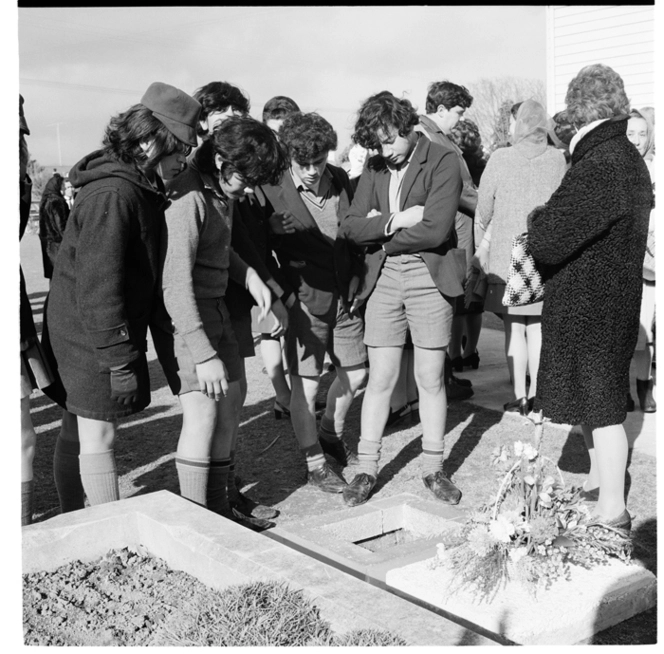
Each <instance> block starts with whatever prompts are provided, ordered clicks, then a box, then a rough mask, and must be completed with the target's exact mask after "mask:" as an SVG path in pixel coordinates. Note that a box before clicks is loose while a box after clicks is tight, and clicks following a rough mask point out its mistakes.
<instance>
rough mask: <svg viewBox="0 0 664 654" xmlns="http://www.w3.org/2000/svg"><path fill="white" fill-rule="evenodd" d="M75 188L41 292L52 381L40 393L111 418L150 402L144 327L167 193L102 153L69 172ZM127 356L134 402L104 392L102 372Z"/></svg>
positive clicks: (81, 412) (106, 377) (106, 380)
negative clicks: (135, 386)
mask: <svg viewBox="0 0 664 654" xmlns="http://www.w3.org/2000/svg"><path fill="white" fill-rule="evenodd" d="M69 178H70V180H71V182H72V184H73V185H74V186H75V187H80V191H79V193H78V195H77V196H76V203H75V205H74V208H73V210H72V212H71V215H70V217H69V221H68V223H67V228H66V230H65V234H64V238H63V240H62V243H61V245H60V253H59V255H58V265H57V267H56V269H55V271H54V274H53V279H52V281H51V289H50V292H49V295H48V299H47V304H46V311H45V314H46V315H45V321H44V336H43V346H44V349H45V351H46V355H47V357H48V359H49V363H50V364H51V365H52V367H53V368H54V369H57V373H58V379H57V380H56V383H55V384H53V385H52V386H50V387H49V388H48V389H46V390H45V392H46V393H47V394H48V395H49V397H51V398H52V399H53V400H55V401H56V402H57V403H58V404H60V406H62V407H64V408H66V409H67V410H69V411H71V412H72V413H74V414H76V415H78V416H82V417H85V418H92V419H95V420H115V419H116V418H120V417H122V416H126V415H130V414H132V413H135V412H137V411H140V410H141V409H144V408H145V407H146V406H147V405H148V404H149V403H150V380H149V376H148V368H147V360H146V356H145V352H146V350H147V340H146V337H147V329H148V323H149V320H150V316H151V311H152V309H153V307H154V305H155V293H156V291H157V280H158V267H159V241H160V235H161V228H162V224H163V220H164V208H165V206H166V198H165V195H164V192H163V184H162V183H161V180H160V179H159V178H158V177H157V180H158V182H157V183H158V185H159V188H158V189H156V188H154V187H153V186H151V184H150V183H149V181H148V180H147V178H146V177H145V176H144V175H143V174H142V173H141V172H140V171H139V170H138V169H137V168H136V167H135V166H133V165H131V164H127V163H124V162H122V161H120V160H118V159H116V158H114V157H111V156H109V155H107V154H105V153H103V152H102V151H97V152H93V153H92V154H90V155H88V156H87V157H85V158H84V159H82V160H81V161H80V162H79V163H78V164H76V166H74V168H73V169H72V170H71V172H70V177H69ZM130 362H131V363H132V367H133V368H134V370H135V372H136V373H137V375H138V380H139V392H138V399H137V401H136V402H134V403H133V404H132V405H130V406H124V405H121V404H119V403H118V402H116V401H115V400H113V399H111V386H110V369H111V368H112V367H113V368H115V367H120V366H125V365H127V364H129V363H130Z"/></svg>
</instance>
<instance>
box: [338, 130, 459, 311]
mask: <svg viewBox="0 0 664 654" xmlns="http://www.w3.org/2000/svg"><path fill="white" fill-rule="evenodd" d="M389 185H390V171H389V170H388V168H387V166H386V164H385V162H384V159H383V158H382V157H380V156H377V157H374V158H373V159H372V160H371V161H370V166H369V168H368V169H367V170H365V171H364V172H363V173H362V175H361V177H360V183H359V185H358V187H357V193H356V195H355V198H354V200H353V204H352V206H351V208H350V211H349V212H348V213H347V215H346V217H345V218H344V220H343V222H342V223H341V227H340V229H339V235H340V236H341V237H343V238H346V239H348V240H349V241H350V242H351V243H352V244H353V245H354V246H356V247H366V253H365V256H364V270H363V273H362V276H361V279H360V283H359V286H358V289H357V291H356V293H355V295H354V299H353V307H354V308H357V307H359V306H360V305H361V304H362V303H363V302H364V301H366V299H367V298H368V297H369V295H371V292H372V291H373V289H374V287H375V285H376V282H377V280H378V276H379V275H380V271H381V269H382V267H383V263H384V262H385V258H386V257H387V256H388V255H391V254H409V253H411V254H412V253H420V254H421V255H422V259H423V260H424V262H425V263H426V265H427V268H428V269H429V273H430V274H431V278H432V279H433V281H434V283H435V284H436V288H438V290H439V291H440V292H441V293H442V294H443V295H446V296H448V297H456V296H458V295H462V294H463V286H462V281H463V278H464V275H465V268H466V255H465V252H464V251H463V250H461V249H457V247H456V234H455V232H454V217H455V215H456V212H457V207H458V204H459V195H460V193H461V176H460V173H459V161H458V158H457V155H456V153H455V152H454V151H452V150H451V149H445V148H443V147H442V146H440V145H437V144H435V143H431V141H429V140H428V139H427V138H426V137H424V136H420V138H419V140H418V142H417V145H416V146H415V151H414V152H413V155H412V158H411V161H410V164H409V165H408V170H407V172H406V175H405V177H404V180H403V185H402V190H401V196H400V197H401V199H400V206H399V209H400V210H401V211H403V210H405V209H408V208H410V207H413V206H416V205H424V217H423V219H422V221H421V222H420V223H418V224H417V225H414V226H413V227H410V228H408V229H402V230H399V231H398V232H396V233H395V234H393V235H391V236H386V235H385V227H386V225H387V223H388V221H389V219H390V207H389V195H388V194H389ZM372 210H376V211H379V212H380V215H378V216H375V217H373V218H367V214H369V212H371V211H372Z"/></svg>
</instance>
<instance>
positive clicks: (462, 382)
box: [450, 375, 473, 388]
mask: <svg viewBox="0 0 664 654" xmlns="http://www.w3.org/2000/svg"><path fill="white" fill-rule="evenodd" d="M450 380H454V383H455V384H458V385H459V386H465V387H466V388H472V387H473V382H471V381H470V379H463V378H461V377H455V376H454V375H451V376H450Z"/></svg>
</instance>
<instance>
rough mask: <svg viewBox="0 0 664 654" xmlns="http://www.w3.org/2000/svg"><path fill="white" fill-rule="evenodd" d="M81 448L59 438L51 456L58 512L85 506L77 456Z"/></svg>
mask: <svg viewBox="0 0 664 654" xmlns="http://www.w3.org/2000/svg"><path fill="white" fill-rule="evenodd" d="M80 450H81V446H80V444H79V443H78V442H77V441H67V440H64V439H63V438H59V437H58V440H57V441H56V443H55V453H54V454H53V478H54V479H55V488H56V489H57V491H58V497H59V498H60V511H61V512H62V513H68V512H69V511H78V510H79V509H82V508H83V507H84V506H85V492H84V490H83V483H82V482H81V468H80V465H79V462H78V455H79V453H80Z"/></svg>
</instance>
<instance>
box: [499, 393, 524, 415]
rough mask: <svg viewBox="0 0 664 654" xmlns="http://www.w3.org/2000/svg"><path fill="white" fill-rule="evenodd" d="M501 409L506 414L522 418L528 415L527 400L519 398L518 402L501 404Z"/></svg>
mask: <svg viewBox="0 0 664 654" xmlns="http://www.w3.org/2000/svg"><path fill="white" fill-rule="evenodd" d="M503 409H504V410H505V411H506V412H514V413H520V414H521V415H522V416H527V415H528V398H527V397H520V398H519V399H518V400H512V401H511V402H508V403H507V404H503Z"/></svg>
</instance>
